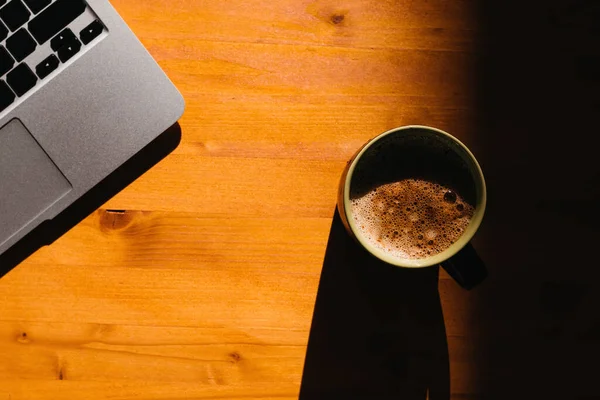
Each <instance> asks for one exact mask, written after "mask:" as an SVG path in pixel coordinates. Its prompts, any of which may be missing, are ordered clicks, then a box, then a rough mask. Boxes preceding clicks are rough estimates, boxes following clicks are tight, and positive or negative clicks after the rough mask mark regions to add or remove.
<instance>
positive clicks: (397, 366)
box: [300, 211, 450, 400]
mask: <svg viewBox="0 0 600 400" xmlns="http://www.w3.org/2000/svg"><path fill="white" fill-rule="evenodd" d="M428 393H429V394H428ZM427 396H429V397H427ZM426 398H429V399H431V400H436V399H449V398H450V377H449V360H448V345H447V341H446V331H445V325H444V318H443V315H442V308H441V303H440V297H439V294H438V268H437V267H435V268H424V269H402V268H396V267H393V266H390V265H388V264H386V263H384V262H382V261H379V260H378V259H376V258H375V257H372V256H371V255H370V254H368V253H367V252H366V251H365V250H363V249H362V247H361V246H360V245H358V244H357V243H355V242H354V240H353V239H352V238H351V237H350V236H349V235H348V234H347V232H346V231H345V229H344V226H343V225H342V222H341V220H340V217H339V214H338V213H337V211H336V214H335V217H334V220H333V224H332V226H331V232H330V236H329V242H328V244H327V251H326V255H325V261H324V264H323V269H322V273H321V281H320V284H319V290H318V294H317V300H316V305H315V311H314V316H313V321H312V327H311V331H310V336H309V342H308V350H307V354H306V361H305V366H304V374H303V378H302V385H301V389H300V400H317V399H327V400H333V399H345V400H350V399H369V400H380V399H381V400H383V399H409V400H412V399H415V400H416V399H423V400H424V399H426Z"/></svg>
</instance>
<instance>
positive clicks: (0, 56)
mask: <svg viewBox="0 0 600 400" xmlns="http://www.w3.org/2000/svg"><path fill="white" fill-rule="evenodd" d="M14 65H15V60H13V58H12V57H11V56H10V54H8V51H7V50H6V48H5V47H4V46H0V76H3V75H4V74H5V73H7V72H8V71H10V70H11V69H12V67H13V66H14Z"/></svg>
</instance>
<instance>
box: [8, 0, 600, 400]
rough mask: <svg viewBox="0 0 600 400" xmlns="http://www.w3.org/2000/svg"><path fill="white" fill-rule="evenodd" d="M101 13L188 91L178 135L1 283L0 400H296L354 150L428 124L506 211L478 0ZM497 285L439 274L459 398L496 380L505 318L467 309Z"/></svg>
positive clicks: (121, 0) (160, 6) (162, 5)
mask: <svg viewBox="0 0 600 400" xmlns="http://www.w3.org/2000/svg"><path fill="white" fill-rule="evenodd" d="M112 3H113V5H114V6H115V8H116V9H117V10H118V11H119V12H120V13H121V14H122V16H123V18H124V19H125V20H126V22H127V23H128V24H129V25H130V26H131V28H132V30H133V31H134V32H135V33H136V34H137V35H138V37H139V38H140V39H141V41H142V42H143V43H144V45H145V46H146V47H147V48H148V50H149V51H150V53H151V54H152V55H153V56H154V57H155V58H156V60H157V61H158V62H159V64H160V65H161V66H162V68H164V70H165V71H166V73H167V74H168V75H169V76H170V78H171V79H172V80H173V82H174V83H175V85H176V86H177V87H178V88H179V89H180V90H181V92H182V93H183V96H184V98H185V99H186V103H187V106H186V112H185V114H184V116H183V118H182V119H181V121H180V125H181V130H182V135H183V139H182V142H181V145H180V146H179V147H178V148H177V149H176V150H175V151H174V152H173V153H172V154H171V155H170V156H168V157H167V158H166V159H165V160H164V161H162V162H161V163H160V164H158V165H157V166H156V167H155V168H153V169H152V170H151V171H150V172H148V173H146V174H145V175H144V176H143V177H141V178H140V179H139V180H137V181H136V182H135V183H134V184H132V185H131V186H130V187H128V188H127V189H126V190H124V191H123V192H122V193H120V194H119V195H117V196H116V197H115V198H113V199H112V200H110V201H109V202H108V203H107V204H105V205H104V206H103V207H102V208H101V209H99V210H98V211H96V212H95V213H93V214H92V215H90V216H89V217H88V218H87V219H85V220H84V221H83V222H82V223H81V224H79V225H78V226H76V227H75V228H74V229H72V230H71V231H70V232H69V233H68V234H66V235H65V236H64V237H62V238H61V239H59V240H58V241H56V242H55V243H54V244H53V245H51V246H49V247H46V248H43V249H41V250H40V251H38V252H37V253H35V254H34V255H33V256H31V257H30V258H29V259H28V260H26V261H25V262H23V263H22V264H21V265H20V266H18V267H17V268H15V269H14V270H13V271H12V272H11V273H9V274H8V275H6V276H5V277H4V278H2V279H1V280H0V299H2V301H1V303H0V354H1V357H0V399H11V400H18V399H53V400H55V399H85V400H93V399H104V398H112V399H217V398H219V399H245V400H249V399H297V398H298V395H299V391H300V386H301V381H302V374H303V365H304V362H305V356H306V352H307V344H308V340H309V332H310V329H311V321H312V318H313V311H314V307H315V300H316V296H317V289H318V287H319V280H320V276H321V270H322V267H323V262H324V255H325V252H326V248H327V245H328V236H329V233H330V229H331V227H332V217H333V215H334V207H335V200H336V187H337V184H338V179H339V176H340V173H341V171H342V169H343V167H344V164H345V162H346V161H347V160H348V159H349V157H350V156H351V155H352V154H353V152H354V151H355V150H356V149H357V148H358V147H359V146H360V145H361V144H362V143H364V142H365V141H366V140H367V139H369V138H371V137H372V136H374V135H376V134H378V133H380V132H383V131H385V130H387V129H390V128H393V127H396V126H401V125H406V124H413V123H419V124H427V125H432V126H436V127H439V128H442V129H444V130H447V131H449V132H451V133H453V134H455V135H456V136H457V137H458V138H459V139H461V140H462V141H464V142H465V143H466V144H467V145H468V146H469V147H471V148H472V150H473V151H474V152H475V154H476V155H477V156H478V157H479V158H480V161H481V162H482V164H483V166H484V169H485V170H486V172H487V173H488V174H489V176H488V181H489V182H491V183H492V185H490V190H491V191H493V193H492V192H491V194H490V196H491V199H492V200H500V201H502V200H504V199H505V196H506V193H505V192H502V191H501V190H497V189H498V187H496V188H494V187H493V183H494V182H496V183H497V184H506V185H507V186H505V187H510V186H509V185H508V183H507V181H508V180H507V179H504V180H503V179H502V177H503V176H505V175H502V174H501V173H500V172H499V171H502V170H503V169H504V170H506V168H508V170H509V171H512V172H510V173H513V172H515V171H518V170H519V168H521V167H522V164H519V162H518V161H514V162H512V161H509V162H506V161H505V160H503V159H502V157H501V156H500V155H497V152H496V150H498V149H499V148H502V147H496V148H495V149H492V148H491V147H490V146H491V144H500V143H503V142H502V141H501V135H500V133H499V132H497V131H494V128H495V127H496V125H494V122H493V121H490V120H489V119H485V120H484V118H483V117H482V114H481V113H480V112H481V108H479V107H480V106H481V103H479V101H480V100H481V99H482V94H481V90H480V87H478V86H477V79H478V78H477V73H478V71H479V70H478V69H477V68H479V67H480V66H481V60H482V59H481V58H480V56H481V55H482V54H484V55H485V51H483V52H482V48H481V47H480V44H481V40H482V39H481V35H480V33H481V32H482V31H485V29H484V28H486V27H485V26H484V27H482V26H481V24H482V21H481V20H480V19H479V18H480V16H481V15H480V14H478V12H479V11H480V6H481V4H479V3H478V2H476V1H470V0H460V1H444V0H429V1H403V2H400V1H392V0H366V1H359V0H347V1H341V2H334V1H330V0H316V1H308V0H307V1H305V0H275V1H264V0H243V1H240V0H231V1H227V2H218V1H206V0H177V1H163V0H145V1H140V0H114V1H112ZM516 24H517V26H518V25H519V22H518V21H517V23H516ZM490 26H492V27H493V25H490ZM488 33H489V32H488ZM516 46H517V48H519V46H518V45H516ZM488 105H489V104H488ZM498 120H502V121H504V122H499V124H500V125H499V126H503V127H508V129H515V131H516V130H518V129H519V128H518V125H517V124H516V123H515V124H512V125H511V124H510V123H508V122H506V121H507V120H505V119H502V118H499V119H498ZM502 124H504V125H502ZM482 127H487V128H490V127H491V129H490V130H489V132H496V133H498V135H496V136H486V133H483V132H482V130H481V129H482ZM498 129H500V128H498ZM494 138H495V139H494ZM514 149H517V147H515V148H513V150H512V153H511V154H512V156H514V157H513V158H510V160H526V159H528V155H527V154H524V153H519V151H518V150H514ZM519 157H520V158H519ZM518 185H519V184H517V186H518ZM518 187H521V186H518ZM523 187H525V185H523ZM494 190H495V191H494ZM532 193H537V192H532ZM535 201H536V198H535V196H534V198H533V200H532V202H531V204H537V203H535ZM496 204H498V203H496ZM528 204H529V203H528ZM490 207H491V210H492V211H491V213H492V214H490V215H491V216H490V217H489V219H488V220H487V221H486V222H484V228H483V229H484V231H483V233H482V234H481V235H480V236H478V237H479V240H478V242H476V245H478V246H479V247H480V248H481V249H482V251H483V253H484V254H485V255H486V256H487V257H488V261H491V263H490V264H491V265H490V268H491V270H492V272H494V271H496V272H498V271H499V270H500V268H497V267H498V266H499V263H502V262H505V261H506V260H507V256H508V254H507V253H506V252H504V251H503V250H502V247H501V246H500V245H499V244H498V242H497V241H492V240H491V239H490V238H491V237H492V236H491V232H492V230H493V229H499V231H500V232H507V229H508V228H506V225H505V224H503V221H502V219H503V217H502V215H503V214H502V213H501V212H500V213H498V214H495V215H496V216H494V213H495V212H497V211H498V210H499V208H498V207H496V206H494V205H493V204H491V206H490ZM495 207H496V208H495ZM532 207H533V206H532ZM111 210H125V212H124V213H123V212H115V211H111ZM486 224H487V225H486ZM486 227H487V228H486ZM502 227H505V228H506V229H505V230H502ZM486 232H487V233H486ZM524 235H525V234H524ZM525 253H526V252H525V251H522V252H521V253H520V254H525ZM517 254H519V253H517ZM495 257H498V258H495ZM505 264H507V263H505ZM511 265H512V264H511ZM536 265H537V264H536ZM495 268H496V269H495ZM515 268H516V267H515ZM502 271H506V269H502ZM538 271H539V269H538ZM508 275H509V274H508V273H506V274H502V273H497V274H496V275H495V276H496V278H497V279H499V280H494V279H492V280H491V283H489V284H487V285H488V286H485V287H484V288H482V289H476V290H475V291H472V292H467V291H464V290H462V289H461V288H459V287H458V286H457V285H456V284H455V283H454V282H453V281H452V280H451V279H450V278H449V277H448V276H447V275H446V274H445V272H441V273H440V280H439V291H440V297H441V304H442V309H443V312H444V320H445V329H446V335H447V341H448V355H449V371H450V383H451V389H452V393H453V398H456V399H470V398H475V397H476V396H477V394H478V393H482V392H483V391H484V389H486V386H485V384H484V383H485V382H492V381H493V380H492V381H489V379H488V380H487V381H486V379H487V378H489V376H487V377H482V372H481V368H482V367H481V365H479V364H478V362H477V361H478V360H479V359H478V354H479V353H478V352H479V351H480V350H482V348H483V349H484V350H485V349H488V350H489V349H490V347H489V346H488V347H485V344H486V343H489V342H490V340H491V339H489V340H487V341H485V340H484V341H481V340H479V339H478V338H481V335H483V334H485V333H489V332H491V331H492V330H494V329H496V328H498V329H497V330H494V332H501V334H502V335H504V336H503V337H504V338H505V340H509V339H506V338H507V337H513V336H509V335H511V334H513V333H514V331H513V332H512V333H508V331H507V329H506V328H503V326H505V325H503V323H502V322H498V321H504V322H506V323H510V322H514V321H515V318H516V317H515V318H513V319H511V317H508V316H507V315H508V314H507V313H504V314H502V313H500V312H498V313H497V314H496V316H497V318H496V319H493V318H487V317H486V315H489V314H487V311H490V310H494V311H498V307H496V309H494V307H491V306H490V307H491V308H488V309H487V310H486V309H482V308H481V307H482V304H494V303H493V302H488V303H485V302H480V303H478V302H477V300H480V299H484V300H485V299H486V295H485V293H488V294H489V293H494V295H502V293H506V292H505V290H506V284H507V282H512V280H511V279H512V278H511V277H510V276H508ZM532 275H533V274H532ZM532 275H527V276H532ZM498 277H499V278H498ZM503 285H504V286H503ZM535 287H536V288H538V286H535ZM519 288H521V289H523V287H521V286H519ZM486 290H487V292H485V291H486ZM525 292H526V291H525V290H524V289H523V290H521V291H520V292H519V290H516V291H512V293H516V296H521V295H522V294H523V293H525ZM527 293H529V292H527ZM532 293H536V294H532V299H533V300H531V304H534V303H535V301H536V300H535V299H537V293H538V292H536V291H533V292H532ZM519 298H524V295H523V296H521V297H519ZM525 298H526V296H525ZM488 300H489V299H488ZM515 303H516V300H515ZM505 304H511V305H515V306H516V304H514V303H511V302H510V301H509V302H508V303H505ZM527 304H529V303H527ZM499 308H500V311H502V310H504V309H503V308H502V306H499ZM534 308H535V307H534ZM482 310H483V311H482ZM536 315H537V314H536ZM486 318H487V319H486ZM534 318H535V317H534ZM516 320H517V322H518V321H525V320H526V318H525V317H523V318H521V317H518V318H517V319H516ZM482 321H487V322H490V321H495V322H498V324H497V325H493V323H492V322H490V323H491V324H492V325H489V324H488V325H485V326H487V327H488V328H489V327H496V328H494V329H492V328H489V329H486V328H485V326H483V325H482ZM552 321H554V320H552ZM534 325H535V324H534ZM520 326H521V327H522V326H524V325H520ZM536 326H537V325H536ZM534 328H535V327H534ZM534 328H532V329H533V331H535V329H537V328H535V329H534ZM533 331H532V332H533ZM535 332H538V331H535ZM535 335H537V333H535V334H532V335H531V336H528V337H534V338H535V337H537V336H535ZM510 340H512V339H510ZM515 340H516V339H515ZM482 343H483V344H482ZM503 343H508V342H503ZM510 343H512V342H510ZM519 343H525V342H522V341H520V342H519ZM482 346H483V347H482ZM593 348H594V349H596V347H593ZM538 350H539V349H538ZM348 351H349V352H352V349H351V348H349V349H348ZM503 351H504V352H509V353H510V351H511V350H510V346H508V345H507V346H505V347H504V350H503ZM540 351H541V350H540ZM506 354H508V353H506ZM510 354H512V353H510ZM594 354H597V352H596V353H594ZM514 362H515V364H516V365H517V368H519V367H518V365H519V361H518V358H515V359H514ZM502 365H504V366H506V364H502ZM571 365H579V364H571ZM488 367H489V365H488ZM490 368H491V367H490ZM490 368H488V369H487V370H484V372H483V373H484V374H485V373H489V374H491V371H492V370H494V369H493V368H491V369H490ZM494 371H496V372H498V371H500V373H505V374H506V373H507V372H506V371H507V369H502V368H500V369H496V370H494ZM482 382H483V383H482ZM506 382H509V383H508V386H510V382H512V381H510V380H507V381H506ZM498 386H499V385H496V386H494V385H492V384H490V385H488V386H487V388H488V389H489V390H493V389H494V388H495V387H498ZM586 390H587V389H586ZM590 392H591V391H587V392H586V393H590ZM492 393H493V392H492ZM518 393H519V392H518V391H515V392H512V394H513V396H512V398H517V397H518V396H517V394H518ZM596 394H597V392H596ZM488 398H491V397H488ZM505 398H508V397H505ZM528 398H536V397H528ZM546 398H548V397H546ZM565 398H566V397H565Z"/></svg>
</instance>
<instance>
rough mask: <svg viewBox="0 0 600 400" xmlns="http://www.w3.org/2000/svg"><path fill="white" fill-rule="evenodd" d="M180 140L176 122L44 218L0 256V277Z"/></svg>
mask: <svg viewBox="0 0 600 400" xmlns="http://www.w3.org/2000/svg"><path fill="white" fill-rule="evenodd" d="M180 142H181V127H180V125H179V123H175V124H174V125H172V126H171V127H170V128H169V129H167V130H166V131H165V132H163V133H162V134H160V135H159V136H158V137H157V138H156V139H154V141H152V142H151V143H150V144H148V145H147V146H146V147H144V148H143V149H142V150H141V151H139V152H138V153H137V154H136V155H135V156H133V157H132V158H131V159H129V160H128V161H127V162H125V163H124V164H123V165H121V166H120V167H119V168H118V169H117V170H115V171H114V172H113V173H111V174H110V175H109V176H108V177H106V178H105V179H104V180H102V182H100V183H99V184H98V185H96V186H95V187H94V188H93V189H91V190H90V191H88V192H87V193H86V194H85V195H84V196H82V197H81V198H80V199H79V200H77V201H76V202H75V203H73V204H72V205H71V206H70V207H69V208H67V209H66V210H65V211H64V212H62V213H61V214H60V215H58V216H57V217H56V218H55V219H54V220H52V221H46V222H45V223H43V224H41V225H40V226H38V227H37V228H36V229H34V230H33V231H32V232H31V233H29V234H28V235H27V236H25V237H24V238H23V239H22V240H20V241H19V242H18V243H17V244H15V245H14V246H12V247H11V248H10V249H9V250H8V251H6V252H5V253H4V254H2V255H0V278H1V277H3V276H4V275H6V274H7V273H8V272H10V271H11V270H12V269H13V268H14V267H16V266H17V265H19V264H20V263H21V262H23V261H24V260H25V259H26V258H27V257H29V256H30V255H32V254H33V253H35V252H36V251H37V250H38V249H40V248H41V247H43V246H46V245H48V244H51V243H53V242H54V241H55V240H56V239H58V238H59V237H61V236H62V235H64V234H65V233H67V232H68V231H69V230H70V229H71V228H73V227H74V226H75V225H77V224H78V223H79V222H81V221H82V220H84V219H85V218H86V217H87V216H89V215H90V214H91V213H92V212H94V211H95V210H96V209H98V208H99V207H101V206H102V205H103V204H104V203H106V202H107V201H108V200H110V199H111V198H112V197H114V196H115V195H116V194H117V193H119V192H120V191H122V190H123V189H125V188H126V187H127V186H129V185H130V184H131V183H132V182H134V181H135V180H136V179H138V178H139V177H140V176H142V175H143V174H144V173H146V172H147V171H148V170H149V169H150V168H152V167H153V166H155V165H156V164H158V163H159V162H160V161H161V160H162V159H164V158H165V157H166V156H167V155H168V154H170V153H171V152H172V151H173V150H175V149H176V148H177V146H178V145H179V143H180Z"/></svg>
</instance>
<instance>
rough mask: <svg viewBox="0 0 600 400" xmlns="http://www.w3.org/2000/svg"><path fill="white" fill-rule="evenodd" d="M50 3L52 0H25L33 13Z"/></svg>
mask: <svg viewBox="0 0 600 400" xmlns="http://www.w3.org/2000/svg"><path fill="white" fill-rule="evenodd" d="M50 3H52V0H25V4H27V7H29V9H30V10H31V11H33V13H34V14H37V13H39V12H40V11H42V10H43V9H44V7H46V6H47V5H48V4H50Z"/></svg>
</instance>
